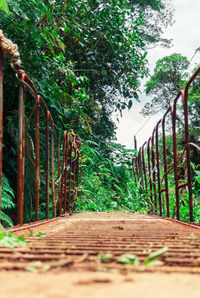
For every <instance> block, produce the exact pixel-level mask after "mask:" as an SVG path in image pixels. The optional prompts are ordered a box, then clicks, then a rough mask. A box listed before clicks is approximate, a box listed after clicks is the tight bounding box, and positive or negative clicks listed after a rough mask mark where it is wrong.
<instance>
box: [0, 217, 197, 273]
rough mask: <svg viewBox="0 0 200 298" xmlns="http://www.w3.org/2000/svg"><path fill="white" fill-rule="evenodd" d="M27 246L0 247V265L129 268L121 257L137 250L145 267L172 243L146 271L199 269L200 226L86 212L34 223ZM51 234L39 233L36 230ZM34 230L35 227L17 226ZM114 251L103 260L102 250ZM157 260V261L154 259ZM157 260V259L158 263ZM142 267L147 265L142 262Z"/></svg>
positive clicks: (21, 267) (19, 232)
mask: <svg viewBox="0 0 200 298" xmlns="http://www.w3.org/2000/svg"><path fill="white" fill-rule="evenodd" d="M31 230H32V231H33V236H32V237H27V241H28V243H29V245H28V246H27V247H21V248H15V249H14V250H13V249H7V248H5V247H1V248H0V258H1V268H2V269H3V268H5V269H8V268H10V269H14V268H15V269H24V268H25V267H27V266H28V267H34V266H35V264H36V265H37V262H41V269H42V267H44V266H45V264H48V266H49V268H50V269H53V268H57V267H58V266H59V267H63V268H66V267H68V268H70V270H72V269H75V268H77V267H78V268H82V267H83V268H84V269H90V270H91V269H95V268H96V267H98V268H99V267H106V268H119V269H124V267H125V266H124V265H122V264H119V263H118V262H117V259H118V258H119V257H120V256H121V255H123V254H134V255H136V256H138V259H139V262H140V266H131V267H130V268H129V270H141V265H142V264H143V262H144V260H145V259H146V258H147V257H148V256H149V255H150V254H151V253H152V252H154V251H157V250H159V249H162V248H163V247H168V250H167V252H165V253H164V254H163V255H162V256H160V257H159V260H160V261H161V262H160V265H162V266H159V267H158V268H157V267H156V268H155V266H151V264H149V265H148V267H147V266H145V271H146V270H147V271H152V270H160V271H184V272H199V273H200V228H199V227H196V226H195V227H193V226H190V225H189V224H182V223H178V222H175V221H171V220H164V219H162V218H160V217H156V216H150V215H141V214H130V213H117V212H116V213H81V214H75V215H72V216H69V217H63V218H58V219H56V220H55V221H52V222H49V223H48V222H47V223H46V224H43V225H39V226H36V227H32V228H31ZM39 231H40V232H43V233H46V237H40V238H36V237H34V235H36V234H37V232H39ZM15 233H16V234H17V235H19V234H24V235H25V236H28V235H30V228H26V229H25V230H20V231H16V232H15ZM106 253H110V254H112V255H113V259H112V262H109V263H100V262H99V257H98V255H99V254H106ZM152 264H153V263H152ZM153 265H154V264H153ZM142 267H143V266H142Z"/></svg>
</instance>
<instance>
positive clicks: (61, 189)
mask: <svg viewBox="0 0 200 298" xmlns="http://www.w3.org/2000/svg"><path fill="white" fill-rule="evenodd" d="M66 136H67V132H66V131H64V134H63V155H62V156H63V158H62V164H63V169H62V174H61V180H60V201H59V215H61V214H62V203H63V200H64V196H63V190H64V177H65V171H66V162H65V157H66V154H65V150H66Z"/></svg>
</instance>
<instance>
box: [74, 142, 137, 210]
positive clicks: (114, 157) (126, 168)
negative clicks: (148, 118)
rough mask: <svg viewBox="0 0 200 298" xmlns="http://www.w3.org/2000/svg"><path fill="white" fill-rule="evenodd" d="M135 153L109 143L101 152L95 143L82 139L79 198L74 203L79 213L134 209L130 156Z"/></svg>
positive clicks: (100, 148)
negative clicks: (131, 194)
mask: <svg viewBox="0 0 200 298" xmlns="http://www.w3.org/2000/svg"><path fill="white" fill-rule="evenodd" d="M134 154H135V152H134V150H126V149H125V148H124V146H121V145H119V144H116V143H111V144H110V146H109V147H106V152H103V150H102V147H101V146H99V144H98V143H96V142H94V141H90V140H84V142H83V146H82V156H83V159H82V168H83V169H82V171H83V174H82V184H81V187H80V193H81V199H80V200H77V202H76V210H79V211H106V210H121V209H122V208H125V209H128V210H131V209H133V205H134V199H133V197H132V200H130V198H129V196H130V194H129V193H128V191H129V190H128V189H129V187H130V184H129V183H130V179H132V177H131V174H130V166H131V162H130V160H131V157H132V156H133V155H134Z"/></svg>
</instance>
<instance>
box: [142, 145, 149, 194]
mask: <svg viewBox="0 0 200 298" xmlns="http://www.w3.org/2000/svg"><path fill="white" fill-rule="evenodd" d="M146 143H147V142H145V143H144V144H143V145H142V165H143V173H144V182H145V190H146V193H147V192H148V191H147V173H146V164H145V159H144V146H145V145H146Z"/></svg>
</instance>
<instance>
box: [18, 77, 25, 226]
mask: <svg viewBox="0 0 200 298" xmlns="http://www.w3.org/2000/svg"><path fill="white" fill-rule="evenodd" d="M24 76H25V75H24V74H22V78H21V81H22V83H21V84H20V87H19V143H18V159H17V161H18V175H17V219H18V224H19V225H22V224H23V208H24V162H25V127H24V118H25V112H24V84H23V82H24Z"/></svg>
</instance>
